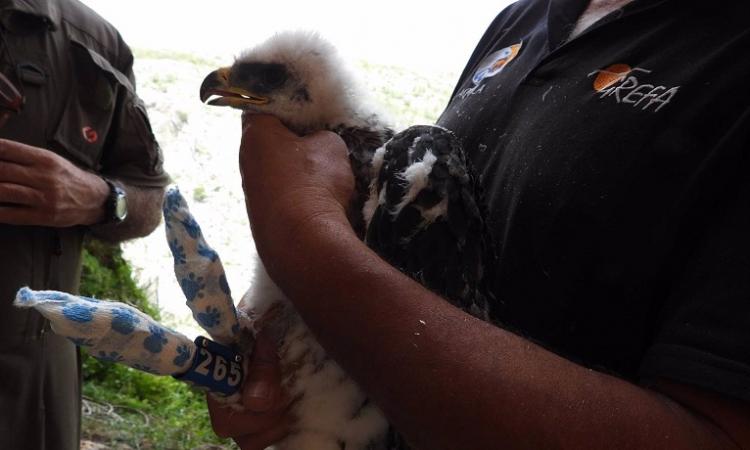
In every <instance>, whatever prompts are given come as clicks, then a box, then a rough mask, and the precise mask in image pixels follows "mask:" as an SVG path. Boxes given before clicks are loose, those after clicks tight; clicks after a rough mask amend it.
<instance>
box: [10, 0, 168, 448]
mask: <svg viewBox="0 0 750 450" xmlns="http://www.w3.org/2000/svg"><path fill="white" fill-rule="evenodd" d="M0 33H1V35H2V39H1V40H0V47H2V48H4V49H3V50H2V51H0V70H2V72H3V74H5V75H6V76H7V77H8V78H9V79H10V80H11V81H12V82H13V83H14V84H15V85H16V86H17V87H18V88H19V90H20V91H21V92H22V94H23V95H24V96H25V98H26V102H25V105H24V108H23V110H22V111H21V113H20V114H18V115H15V116H13V117H11V118H10V119H9V120H8V122H7V123H6V124H5V126H4V127H3V128H0V138H3V139H10V140H15V141H19V142H23V143H26V144H29V145H34V146H37V147H42V148H46V149H49V150H52V151H54V152H55V153H57V154H59V155H62V156H63V157H65V158H67V159H68V160H70V161H72V162H73V163H75V164H77V165H78V166H79V167H82V168H84V169H86V170H90V171H92V172H96V173H99V174H102V175H106V176H109V177H113V178H117V179H119V180H122V181H123V182H124V183H126V184H130V185H135V186H143V187H162V186H165V185H166V184H167V182H168V180H169V179H168V176H167V175H166V173H165V172H164V170H163V168H162V155H161V151H160V149H159V146H158V144H157V143H156V140H155V139H154V135H153V133H152V131H151V127H150V125H149V122H148V118H147V116H146V111H145V108H144V105H143V102H142V101H141V100H140V99H139V98H138V97H137V96H136V93H135V87H134V86H135V82H134V76H133V71H132V65H133V56H132V53H131V52H130V49H129V48H128V46H127V45H126V44H125V42H124V41H123V40H122V38H121V37H120V35H119V33H118V32H117V30H116V29H115V28H114V27H113V26H112V25H110V24H109V23H107V22H106V21H105V20H103V19H102V18H101V17H99V16H98V15H97V14H96V13H94V12H93V11H92V10H90V9H89V8H87V7H86V6H84V5H83V4H81V3H79V2H78V1H76V0H48V1H45V0H0ZM0 164H2V162H0ZM85 234H86V227H72V228H46V227H33V226H11V225H6V224H0V338H1V339H2V340H1V341H0V342H2V343H1V344H0V449H13V450H22V449H34V450H36V449H55V450H67V449H73V448H78V437H79V436H78V435H79V425H78V424H79V418H80V399H79V383H78V379H79V374H78V362H77V351H76V349H75V347H74V346H73V345H71V344H70V343H69V342H67V341H65V340H62V339H60V338H58V337H57V336H54V335H52V334H50V333H48V329H49V326H48V324H47V323H46V321H45V320H43V319H42V318H41V316H39V315H38V314H37V313H36V312H34V311H33V310H27V309H24V310H20V309H17V308H14V307H13V306H12V304H11V302H12V301H13V299H14V297H15V293H16V291H17V290H18V289H19V288H20V287H22V286H29V287H31V288H32V289H53V290H62V291H67V292H76V291H77V289H78V282H79V276H80V267H81V245H82V241H83V238H84V236H85Z"/></svg>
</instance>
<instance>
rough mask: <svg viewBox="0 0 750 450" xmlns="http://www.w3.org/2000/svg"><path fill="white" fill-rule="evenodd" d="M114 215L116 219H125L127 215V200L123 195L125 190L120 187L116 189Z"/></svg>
mask: <svg viewBox="0 0 750 450" xmlns="http://www.w3.org/2000/svg"><path fill="white" fill-rule="evenodd" d="M114 213H115V217H116V218H117V220H120V221H122V220H125V217H127V216H128V200H127V198H126V197H125V192H123V191H122V190H121V189H117V196H116V198H115V211H114Z"/></svg>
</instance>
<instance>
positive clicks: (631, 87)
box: [588, 64, 680, 112]
mask: <svg viewBox="0 0 750 450" xmlns="http://www.w3.org/2000/svg"><path fill="white" fill-rule="evenodd" d="M650 74H651V71H650V70H648V69H644V68H642V67H630V66H629V65H627V64H612V65H610V66H607V67H606V68H604V69H600V70H595V71H594V72H591V73H590V74H589V75H588V76H589V78H591V77H594V83H593V87H594V91H595V92H596V93H597V94H599V98H600V99H605V98H611V99H613V100H614V101H615V102H617V103H618V104H620V103H623V104H626V105H631V106H632V107H633V108H640V109H641V110H642V111H647V110H649V109H650V110H652V111H653V112H657V111H659V110H660V109H661V108H663V107H664V106H666V105H668V104H669V103H670V102H671V101H672V99H673V98H674V96H675V95H677V92H679V90H680V86H673V87H669V86H664V85H659V84H651V83H647V82H645V81H644V80H643V79H644V78H649V77H648V76H649V75H650Z"/></svg>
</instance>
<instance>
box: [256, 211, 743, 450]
mask: <svg viewBox="0 0 750 450" xmlns="http://www.w3.org/2000/svg"><path fill="white" fill-rule="evenodd" d="M333 216H335V214H334V215H326V216H320V217H316V218H314V219H311V220H310V221H308V222H307V223H306V224H305V226H304V227H296V228H293V229H289V230H283V229H278V230H276V233H274V234H275V235H277V236H279V238H278V239H283V240H284V241H285V244H284V245H273V243H272V244H271V247H273V248H274V249H275V250H274V251H273V252H270V253H268V254H264V251H263V249H264V246H263V245H261V246H260V247H259V249H260V251H261V256H262V257H263V258H264V262H265V263H266V266H267V268H268V270H269V273H270V274H271V276H272V277H273V278H274V279H275V281H276V282H277V283H278V284H279V285H280V286H281V288H282V289H283V290H284V291H285V293H286V294H287V295H288V296H289V297H290V298H291V299H292V301H293V302H294V303H295V305H296V306H297V308H298V310H299V311H300V313H301V314H302V316H303V317H304V319H305V320H306V322H307V323H308V325H309V326H310V327H311V329H312V330H313V331H314V332H315V333H316V335H317V336H318V338H319V339H320V341H321V343H322V344H323V345H324V346H325V347H326V348H327V349H328V350H329V351H330V352H331V354H332V355H333V356H334V357H335V358H336V359H337V360H338V361H339V362H340V363H341V364H342V365H343V366H344V367H345V368H346V369H347V371H348V372H349V373H351V374H352V375H353V376H354V378H355V379H357V380H358V381H359V382H360V383H361V385H362V386H363V387H364V389H365V390H366V391H367V392H368V393H369V394H370V395H371V396H372V397H373V398H374V399H375V401H376V403H378V404H379V405H380V406H381V407H382V408H383V409H384V410H385V412H386V414H387V415H388V417H389V419H390V420H391V421H392V422H393V423H394V424H395V426H396V427H397V428H398V429H399V430H401V431H402V432H403V433H404V434H405V435H406V436H407V438H408V439H409V440H410V441H411V442H412V443H413V444H415V446H416V447H417V448H425V449H439V448H446V449H456V448H471V449H482V448H487V449H495V448H498V447H501V448H508V449H511V448H532V449H541V448H571V449H578V448H637V449H644V448H658V449H664V448H686V449H687V448H695V449H711V448H734V447H732V444H731V441H729V440H728V439H727V438H726V437H725V435H723V434H722V433H721V432H720V430H719V429H718V428H716V427H714V426H713V425H712V424H710V423H709V422H706V421H704V420H703V419H701V418H699V417H698V416H697V415H694V414H692V413H691V412H690V411H689V410H688V409H685V408H683V407H681V406H679V405H677V404H676V403H674V402H672V401H670V400H669V399H668V398H667V397H665V396H662V395H661V394H658V393H656V392H654V391H650V390H647V389H644V388H642V387H639V386H635V385H632V384H630V383H628V382H625V381H623V380H621V379H618V378H616V377H612V376H608V375H604V374H601V373H599V372H596V371H593V370H588V369H585V368H583V367H581V366H578V365H576V364H573V363H572V362H569V361H567V360H565V359H563V358H560V357H558V356H556V355H555V354H553V353H551V352H548V351H546V350H544V349H542V348H541V347H539V346H536V345H534V344H532V343H530V342H529V341H527V340H525V339H522V338H520V337H518V336H516V335H514V334H512V333H509V332H507V331H504V330H502V329H499V328H495V327H493V326H491V325H489V324H487V323H484V322H481V321H479V320H477V319H475V318H473V317H471V316H469V315H467V314H465V313H463V312H462V311H460V310H458V309H456V308H454V307H452V306H451V305H449V304H448V303H447V302H445V301H444V300H442V299H440V298H439V297H437V296H435V295H434V294H432V293H430V292H429V291H427V290H426V289H424V288H422V287H421V286H420V285H418V284H417V283H415V282H413V281H412V280H411V279H409V278H407V277H405V276H403V275H402V274H401V273H399V272H398V271H396V270H395V269H393V268H392V267H390V266H389V265H387V264H385V263H384V262H383V261H382V260H381V259H380V258H379V257H378V256H377V255H375V254H374V253H373V252H371V251H370V250H369V249H367V248H366V247H365V246H364V245H363V244H362V243H361V242H360V241H359V240H358V239H357V238H356V236H355V235H354V233H353V232H352V231H351V229H350V228H349V227H348V225H347V224H345V223H344V221H343V220H341V218H335V217H334V218H331V217H333ZM263 234H264V235H266V236H269V235H270V234H269V233H263Z"/></svg>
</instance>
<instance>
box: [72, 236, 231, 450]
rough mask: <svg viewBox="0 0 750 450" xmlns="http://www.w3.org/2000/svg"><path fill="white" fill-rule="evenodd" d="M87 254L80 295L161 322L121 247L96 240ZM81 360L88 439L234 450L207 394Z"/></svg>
mask: <svg viewBox="0 0 750 450" xmlns="http://www.w3.org/2000/svg"><path fill="white" fill-rule="evenodd" d="M83 257H84V258H83V260H84V262H83V272H82V278H81V294H83V295H88V296H92V297H96V298H102V299H118V300H121V301H127V302H129V303H131V304H132V305H133V306H135V307H137V308H139V309H141V310H142V311H145V312H146V313H148V314H149V315H150V316H152V317H154V318H155V319H157V320H159V318H160V312H159V310H158V309H157V308H156V307H155V306H154V305H152V304H151V303H150V302H149V301H148V298H147V297H146V294H145V293H144V290H143V289H142V287H140V286H138V285H137V284H136V283H135V281H133V274H132V273H131V270H130V267H129V266H128V263H127V261H125V260H124V259H123V257H122V251H121V250H120V248H119V247H118V246H112V245H109V244H106V243H102V242H99V241H95V240H92V241H90V242H87V244H86V249H85V251H84V255H83ZM82 360H83V395H84V399H85V400H86V402H85V404H86V405H87V406H88V408H84V418H83V427H82V434H83V438H84V439H88V440H93V441H95V442H100V443H103V444H104V445H106V446H107V447H108V448H113V449H144V450H147V449H148V450H151V449H153V450H173V449H174V450H177V449H194V448H199V447H202V448H206V447H205V446H206V445H210V446H212V447H209V448H227V449H229V448H236V447H234V446H232V444H230V443H229V442H227V441H223V440H221V439H219V438H218V437H216V436H215V435H214V433H213V431H212V430H211V425H210V422H209V418H208V412H207V410H206V406H205V399H204V394H203V393H200V392H196V391H194V390H192V389H191V388H189V387H188V386H187V385H186V384H184V383H182V382H179V381H177V380H175V379H172V378H170V377H158V376H155V375H150V374H147V373H144V372H140V371H138V370H135V369H131V368H129V367H126V366H123V365H120V364H113V363H108V362H102V361H99V360H97V359H94V358H92V357H91V356H88V355H87V354H85V352H82ZM92 406H93V407H92ZM97 406H98V407H97Z"/></svg>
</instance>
